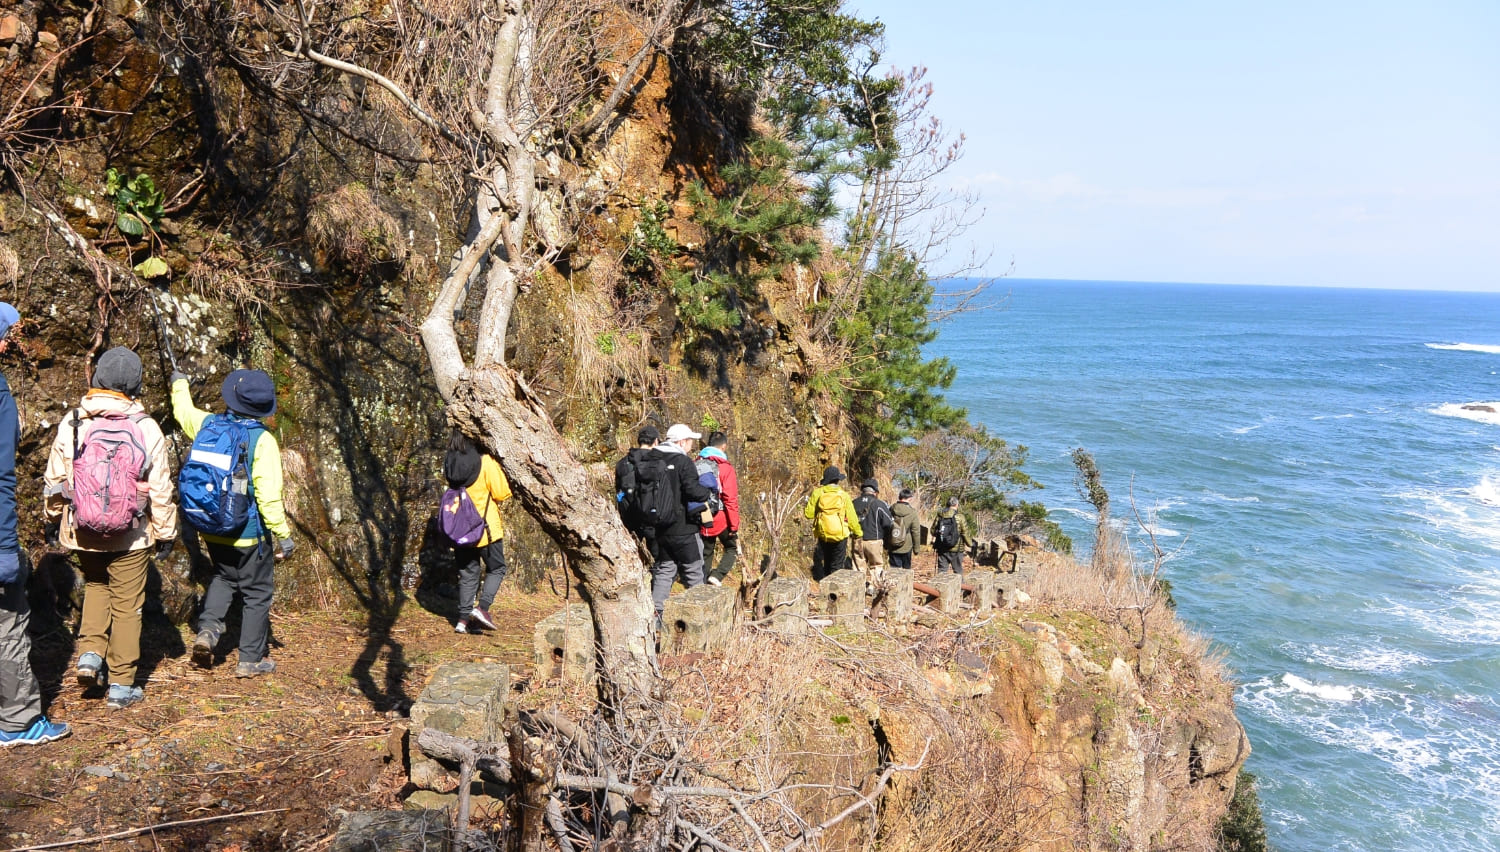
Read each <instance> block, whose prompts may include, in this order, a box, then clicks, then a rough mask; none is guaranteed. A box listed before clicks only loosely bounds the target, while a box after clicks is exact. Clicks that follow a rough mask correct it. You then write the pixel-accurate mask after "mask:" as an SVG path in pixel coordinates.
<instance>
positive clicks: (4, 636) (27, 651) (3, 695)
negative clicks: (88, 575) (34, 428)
mask: <svg viewBox="0 0 1500 852" xmlns="http://www.w3.org/2000/svg"><path fill="white" fill-rule="evenodd" d="M20 320H21V314H20V313H19V312H18V311H17V310H16V309H15V308H13V307H11V306H10V305H8V304H6V303H5V302H0V352H5V351H7V350H8V349H9V348H10V347H11V346H12V343H11V341H10V339H9V338H8V336H7V335H8V333H9V332H10V329H11V326H14V325H15V324H16V323H17V322H20ZM20 437H21V421H20V417H19V416H18V415H17V413H16V401H15V398H14V397H12V396H11V395H10V385H9V383H7V382H6V381H5V376H4V375H0V748H8V747H10V746H18V745H41V744H42V743H49V742H52V741H53V740H59V739H62V738H63V737H66V736H67V735H68V734H70V733H72V730H71V729H70V728H69V727H68V726H67V725H66V724H65V723H62V722H52V721H48V719H47V717H46V715H45V714H43V713H42V691H41V689H40V688H39V687H38V686H37V682H36V675H35V674H34V673H33V672H32V671H31V659H30V657H31V638H30V637H28V636H27V635H26V627H27V625H28V624H29V623H30V621H31V607H30V605H29V604H27V602H26V575H27V573H28V571H27V566H26V564H25V561H24V560H22V559H21V542H20V537H19V536H17V535H16V443H17V442H18V441H19V440H20Z"/></svg>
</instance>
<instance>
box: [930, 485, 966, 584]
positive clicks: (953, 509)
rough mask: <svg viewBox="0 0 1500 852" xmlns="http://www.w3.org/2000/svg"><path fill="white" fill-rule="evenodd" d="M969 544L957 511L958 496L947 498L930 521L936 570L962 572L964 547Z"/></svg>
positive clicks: (961, 519)
mask: <svg viewBox="0 0 1500 852" xmlns="http://www.w3.org/2000/svg"><path fill="white" fill-rule="evenodd" d="M968 546H969V530H968V527H967V526H966V525H965V524H964V516H963V515H962V514H961V513H960V512H959V511H958V498H957V497H949V498H948V508H946V509H944V510H943V511H942V512H940V513H939V514H938V516H937V519H936V520H935V521H933V522H932V549H933V550H935V551H937V572H938V573H939V574H942V573H944V572H946V571H952V572H953V573H955V574H962V573H963V572H964V549H965V548H967V547H968Z"/></svg>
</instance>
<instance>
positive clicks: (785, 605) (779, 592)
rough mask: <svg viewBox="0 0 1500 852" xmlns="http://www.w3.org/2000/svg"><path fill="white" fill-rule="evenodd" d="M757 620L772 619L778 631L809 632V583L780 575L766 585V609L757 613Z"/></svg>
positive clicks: (791, 632) (790, 632)
mask: <svg viewBox="0 0 1500 852" xmlns="http://www.w3.org/2000/svg"><path fill="white" fill-rule="evenodd" d="M755 618H756V620H757V621H764V620H765V619H767V618H769V619H770V620H771V629H772V630H774V631H776V632H777V633H787V634H790V635H793V636H801V635H802V634H804V633H806V632H807V583H806V582H804V581H802V580H797V579H794V578H791V577H778V578H776V579H775V580H772V581H771V585H769V586H767V587H766V603H765V611H764V612H757V613H756V614H755Z"/></svg>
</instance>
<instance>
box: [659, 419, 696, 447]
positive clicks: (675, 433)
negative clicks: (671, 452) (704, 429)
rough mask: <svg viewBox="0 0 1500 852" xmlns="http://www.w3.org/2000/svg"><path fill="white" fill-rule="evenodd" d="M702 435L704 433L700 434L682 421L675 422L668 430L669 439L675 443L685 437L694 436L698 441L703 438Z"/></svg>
mask: <svg viewBox="0 0 1500 852" xmlns="http://www.w3.org/2000/svg"><path fill="white" fill-rule="evenodd" d="M702 437H703V436H702V435H699V434H698V433H697V432H694V431H693V430H692V429H689V428H688V427H686V426H684V425H682V424H681V423H673V424H672V428H670V429H668V430H667V440H668V441H669V442H671V443H673V444H675V443H677V442H678V441H681V440H682V439H683V438H692V439H693V440H695V441H697V440H700V439H702Z"/></svg>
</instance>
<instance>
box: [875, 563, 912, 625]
mask: <svg viewBox="0 0 1500 852" xmlns="http://www.w3.org/2000/svg"><path fill="white" fill-rule="evenodd" d="M881 586H882V587H883V588H884V589H885V623H886V626H887V627H889V628H891V629H893V630H905V629H906V626H907V625H909V624H910V623H911V599H912V589H911V571H910V570H909V569H906V568H887V569H885V577H884V578H882V579H881Z"/></svg>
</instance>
